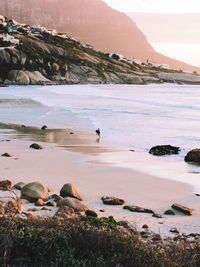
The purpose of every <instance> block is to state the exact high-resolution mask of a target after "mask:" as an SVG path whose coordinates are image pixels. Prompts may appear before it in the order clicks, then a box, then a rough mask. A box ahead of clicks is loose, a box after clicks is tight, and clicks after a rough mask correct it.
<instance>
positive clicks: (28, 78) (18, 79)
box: [8, 70, 50, 85]
mask: <svg viewBox="0 0 200 267" xmlns="http://www.w3.org/2000/svg"><path fill="white" fill-rule="evenodd" d="M8 78H9V80H10V81H11V82H13V83H16V84H19V85H37V84H48V83H50V80H48V79H47V78H45V77H44V76H43V75H42V74H41V73H40V72H39V71H33V72H30V71H21V70H11V71H10V72H9V74H8Z"/></svg>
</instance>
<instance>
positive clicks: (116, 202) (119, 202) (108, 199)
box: [101, 197, 125, 205]
mask: <svg viewBox="0 0 200 267" xmlns="http://www.w3.org/2000/svg"><path fill="white" fill-rule="evenodd" d="M101 199H102V201H103V203H104V204H106V205H123V204H124V203H125V201H124V200H123V199H120V198H116V197H102V198H101Z"/></svg>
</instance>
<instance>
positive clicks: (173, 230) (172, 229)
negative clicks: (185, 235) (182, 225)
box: [169, 228, 179, 234]
mask: <svg viewBox="0 0 200 267" xmlns="http://www.w3.org/2000/svg"><path fill="white" fill-rule="evenodd" d="M169 231H170V233H174V234H179V231H178V230H177V229H176V228H171V229H170V230H169Z"/></svg>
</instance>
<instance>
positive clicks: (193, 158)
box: [185, 148, 200, 164]
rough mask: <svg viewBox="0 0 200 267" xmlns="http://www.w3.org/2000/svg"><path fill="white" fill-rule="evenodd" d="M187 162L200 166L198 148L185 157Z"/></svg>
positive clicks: (199, 151)
mask: <svg viewBox="0 0 200 267" xmlns="http://www.w3.org/2000/svg"><path fill="white" fill-rule="evenodd" d="M185 161H186V162H191V163H196V164H200V149H198V148H196V149H192V150H191V151H189V152H188V153H187V155H186V156H185Z"/></svg>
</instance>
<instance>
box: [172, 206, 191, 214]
mask: <svg viewBox="0 0 200 267" xmlns="http://www.w3.org/2000/svg"><path fill="white" fill-rule="evenodd" d="M172 209H175V210H178V211H180V212H182V213H184V214H185V215H192V211H193V209H191V208H188V207H185V206H182V205H180V204H173V205H172Z"/></svg>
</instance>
